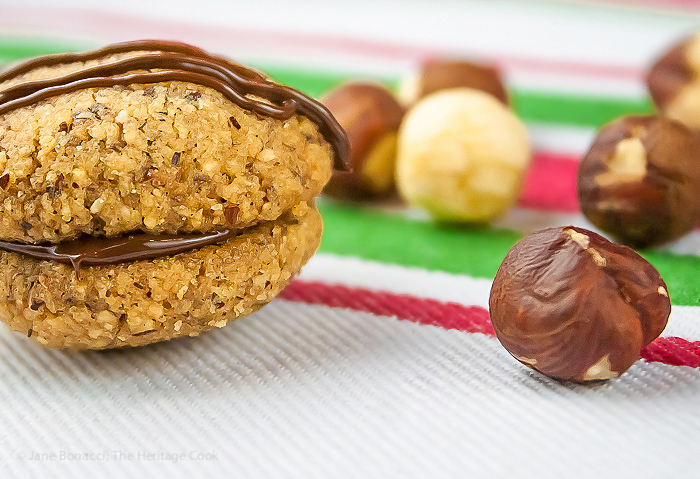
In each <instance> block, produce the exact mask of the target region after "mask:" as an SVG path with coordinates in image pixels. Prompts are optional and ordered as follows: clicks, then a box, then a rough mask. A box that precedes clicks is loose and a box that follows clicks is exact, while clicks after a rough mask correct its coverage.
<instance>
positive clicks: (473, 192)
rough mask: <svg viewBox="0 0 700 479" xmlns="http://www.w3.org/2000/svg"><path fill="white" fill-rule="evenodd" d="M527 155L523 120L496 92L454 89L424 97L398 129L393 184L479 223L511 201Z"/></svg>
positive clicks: (413, 200) (447, 215) (452, 215)
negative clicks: (492, 93)
mask: <svg viewBox="0 0 700 479" xmlns="http://www.w3.org/2000/svg"><path fill="white" fill-rule="evenodd" d="M529 161H530V143H529V141H528V137H527V132H526V130H525V127H524V126H523V124H522V123H521V122H520V121H519V120H518V119H517V118H516V117H515V115H513V113H512V112H511V111H510V110H509V109H508V108H507V107H506V106H505V105H504V104H503V103H501V102H499V101H498V100H496V99H495V98H494V97H493V96H491V95H489V94H488V93H484V92H482V91H478V90H473V89H470V88H452V89H449V90H442V91H439V92H436V93H433V94H431V95H428V96H426V97H425V98H423V99H422V100H420V101H419V102H418V103H416V104H415V105H414V106H413V107H412V108H411V109H410V110H409V111H408V113H407V114H406V117H405V118H404V121H403V123H402V125H401V128H400V130H399V145H398V153H397V158H396V183H397V187H398V189H399V193H401V195H402V196H403V197H404V198H405V199H406V201H407V202H408V203H409V204H410V205H412V206H416V207H419V208H423V209H425V210H427V211H428V212H430V213H431V214H432V215H433V216H434V217H435V218H437V219H439V220H444V221H464V222H481V221H488V220H490V219H493V218H495V217H497V216H499V215H501V214H503V213H505V212H506V211H508V209H509V208H510V207H512V206H513V204H514V203H515V201H516V200H517V198H518V195H519V193H520V190H521V187H522V182H523V176H524V173H525V170H526V168H527V166H528V164H529Z"/></svg>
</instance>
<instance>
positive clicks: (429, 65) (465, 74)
mask: <svg viewBox="0 0 700 479" xmlns="http://www.w3.org/2000/svg"><path fill="white" fill-rule="evenodd" d="M460 87H466V88H473V89H475V90H481V91H484V92H486V93H489V94H491V95H493V96H494V97H496V98H498V99H499V100H500V101H501V102H503V104H505V105H507V104H508V92H507V91H506V88H505V86H503V82H502V81H501V76H500V74H499V72H498V70H496V69H495V68H493V67H491V66H487V65H480V64H477V63H472V62H469V61H466V60H447V59H431V60H428V61H426V62H425V63H423V65H421V68H420V70H419V72H418V73H417V74H416V75H414V76H410V77H407V78H406V79H405V80H404V81H403V82H402V83H401V87H400V91H399V97H400V98H401V100H402V101H403V102H404V104H407V105H410V104H413V103H415V102H416V101H417V100H419V99H421V98H423V97H424V96H426V95H429V94H431V93H434V92H436V91H440V90H447V89H449V88H460Z"/></svg>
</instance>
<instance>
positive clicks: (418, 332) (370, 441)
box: [0, 300, 700, 479]
mask: <svg viewBox="0 0 700 479" xmlns="http://www.w3.org/2000/svg"><path fill="white" fill-rule="evenodd" d="M0 347H1V348H2V356H3V357H2V361H0V377H2V379H3V380H2V383H1V385H0V404H1V405H2V406H0V424H2V425H3V427H2V430H1V431H0V444H2V445H3V447H2V449H0V460H1V461H2V462H1V463H2V468H3V469H4V471H5V472H6V476H7V477H29V475H33V476H35V477H72V478H82V477H127V476H136V477H148V476H149V475H152V476H154V477H183V478H184V477H246V478H256V477H290V478H329V477H368V478H369V477H375V478H386V477H397V478H399V477H401V478H404V477H416V478H418V477H435V478H437V477H444V478H450V477H476V478H482V477H483V478H487V477H505V476H506V475H508V476H512V477H523V478H525V477H532V478H535V477H538V478H553V479H554V478H557V479H559V478H561V477H567V478H578V477H635V478H656V477H681V475H682V474H683V473H684V472H688V471H693V470H697V467H700V459H699V458H698V455H697V442H696V441H694V440H691V439H692V438H697V437H698V432H697V431H698V427H700V412H699V411H700V409H699V408H698V407H697V397H698V394H700V371H699V370H696V369H691V368H687V367H674V366H666V365H661V364H643V363H640V364H638V365H635V366H634V367H633V368H632V369H631V370H630V371H629V372H628V373H627V374H625V375H624V376H623V377H622V378H620V379H619V380H617V381H613V382H610V383H608V384H605V385H603V386H599V387H584V386H572V385H563V384H559V383H557V382H554V381H551V380H547V379H544V378H543V377H542V376H540V375H538V374H536V373H533V372H531V371H529V370H528V369H526V368H524V367H523V366H521V365H520V364H519V363H517V362H516V361H515V360H513V359H512V358H510V357H509V356H508V354H507V353H506V352H505V350H503V349H502V348H501V347H500V345H499V344H498V342H497V341H496V340H495V339H493V338H490V337H486V336H483V335H480V334H465V333H460V332H458V331H446V330H442V329H440V328H436V327H432V326H422V325H417V324H414V323H410V322H407V321H398V320H396V319H392V318H386V317H376V316H373V315H370V314H365V313H355V312H350V311H346V310H340V309H333V308H328V307H323V306H308V305H302V304H295V303H289V302H286V301H281V300H280V301H275V302H273V303H272V304H270V305H269V306H267V307H265V308H264V309H263V310H261V311H260V312H258V313H256V314H254V315H253V316H251V317H248V318H246V319H242V320H240V321H237V322H234V323H232V324H231V325H229V326H227V327H226V328H224V329H223V330H219V331H214V332H212V333H209V334H204V335H203V336H201V337H200V338H196V339H190V338H187V339H183V340H178V341H173V342H170V343H166V344H160V345H155V346H153V347H149V348H142V349H134V350H126V351H115V352H106V353H97V352H93V353H87V354H78V353H60V352H56V351H48V350H43V349H39V348H37V347H36V346H35V345H34V344H31V343H30V342H29V340H26V339H22V338H18V337H16V336H15V335H9V334H4V333H3V334H0ZM207 453H208V454H210V458H209V459H208V460H207V459H206V456H202V459H201V460H196V458H197V457H198V456H197V455H206V454H207ZM32 454H35V455H36V454H44V455H45V456H46V455H50V454H54V455H55V457H56V459H53V460H52V459H46V460H43V461H35V460H32V459H31V458H32ZM68 454H72V455H73V456H68ZM91 454H92V457H87V458H83V459H78V457H80V456H81V455H88V456H89V455H91ZM100 454H102V456H99V455H100ZM129 454H132V456H131V457H132V458H131V459H129ZM168 454H170V455H171V456H168ZM179 454H184V456H185V458H183V459H180V460H179V461H178V462H177V463H174V462H173V459H172V456H175V455H179ZM149 455H150V458H149ZM192 455H193V456H192ZM61 457H63V458H64V459H63V460H61V459H60V458H61ZM69 457H70V459H68V458H69ZM631 472H633V474H631Z"/></svg>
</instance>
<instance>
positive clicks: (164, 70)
mask: <svg viewBox="0 0 700 479" xmlns="http://www.w3.org/2000/svg"><path fill="white" fill-rule="evenodd" d="M128 52H150V53H146V54H143V55H139V56H137V57H131V58H125V59H121V60H114V61H111V62H109V63H104V64H101V65H97V66H94V67H89V68H84V69H82V70H79V71H76V72H74V73H70V74H68V75H64V76H61V77H57V78H47V79H45V80H35V81H25V82H22V83H20V84H18V85H15V86H12V87H10V88H8V89H6V90H4V91H0V115H1V114H3V113H7V112H8V111H12V110H14V109H17V108H21V107H25V106H29V105H32V104H34V103H36V102H38V101H41V100H45V99H47V98H50V97H54V96H58V95H63V94H66V93H71V92H74V91H77V90H84V89H87V88H100V87H102V88H104V87H112V86H116V85H133V84H151V83H160V82H167V81H184V82H190V83H196V84H199V85H203V86H206V87H209V88H213V89H214V90H217V91H219V92H220V93H222V94H223V95H224V96H225V97H226V98H227V99H228V100H230V101H231V102H233V103H235V104H237V105H238V106H240V107H241V108H244V109H246V110H250V111H252V112H255V113H257V114H259V115H262V116H269V117H272V118H276V119H280V120H284V119H287V118H291V117H292V116H293V115H294V114H296V113H299V114H301V115H304V116H306V117H308V118H309V119H310V120H312V121H313V122H315V123H316V124H317V125H318V127H319V129H320V131H321V133H322V134H323V136H324V137H325V138H326V140H327V141H328V142H329V143H330V144H331V145H332V146H333V149H334V150H335V163H334V167H335V168H336V169H338V170H347V169H348V161H349V160H348V158H349V151H350V146H349V142H348V138H347V136H346V134H345V131H344V130H343V129H342V127H341V126H340V125H339V124H338V122H337V121H336V120H335V118H334V117H333V115H332V114H331V113H330V112H329V111H328V109H327V108H326V107H325V106H323V105H322V104H320V103H319V102H317V101H315V100H313V99H311V98H309V97H308V96H306V95H304V94H303V93H301V92H299V91H297V90H295V89H294V88H291V87H288V86H285V85H280V84H278V83H274V82H272V81H269V80H267V79H266V78H265V77H263V76H262V75H261V74H260V73H258V72H256V71H255V70H252V69H250V68H246V67H244V66H242V65H238V64H236V63H233V62H230V61H228V60H225V59H223V58H220V57H216V56H213V55H210V54H208V53H207V52H205V51H204V50H200V49H199V48H195V47H192V46H189V45H186V44H183V43H175V42H164V41H156V40H141V41H135V42H126V43H117V44H114V45H110V46H107V47H105V48H102V49H100V50H95V51H91V52H86V53H64V54H59V55H48V56H44V57H39V58H36V59H34V60H30V61H28V62H25V63H23V64H21V65H19V66H17V67H15V68H12V69H10V70H8V71H6V72H4V73H2V74H0V83H1V82H4V81H7V80H11V79H13V78H16V77H17V76H19V75H22V74H24V73H27V72H29V71H31V70H33V69H36V68H41V67H50V66H55V65H62V64H67V63H75V62H85V61H88V60H96V59H100V58H106V57H108V56H111V55H114V54H119V53H128ZM154 70H156V71H154Z"/></svg>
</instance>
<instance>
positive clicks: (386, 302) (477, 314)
mask: <svg viewBox="0 0 700 479" xmlns="http://www.w3.org/2000/svg"><path fill="white" fill-rule="evenodd" d="M279 297H280V298H281V299H285V300H287V301H295V302H299V303H306V304H317V305H323V306H331V307H334V308H345V309H351V310H353V311H360V312H364V313H372V314H376V315H380V316H393V317H396V318H398V319H401V320H406V321H412V322H414V323H420V324H427V325H430V326H438V327H442V328H445V329H457V330H459V331H465V332H468V333H482V334H486V335H489V336H495V333H494V330H493V326H491V319H490V318H489V312H488V311H487V310H486V308H482V307H481V306H464V305H462V304H458V303H445V302H442V301H437V300H435V299H426V298H417V297H415V296H409V295H405V294H394V293H387V292H383V291H372V290H368V289H364V288H351V287H348V286H343V285H337V284H326V283H321V282H317V281H300V280H294V281H292V282H291V283H290V284H289V286H287V287H286V288H285V289H284V291H282V293H281V294H280V295H279ZM641 357H642V358H643V359H644V360H646V361H647V362H658V363H663V364H669V365H672V366H690V367H693V368H700V341H687V340H685V339H682V338H676V337H663V338H658V339H656V340H655V341H654V342H652V343H651V344H650V345H649V346H647V347H646V348H644V349H643V350H642V352H641Z"/></svg>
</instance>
